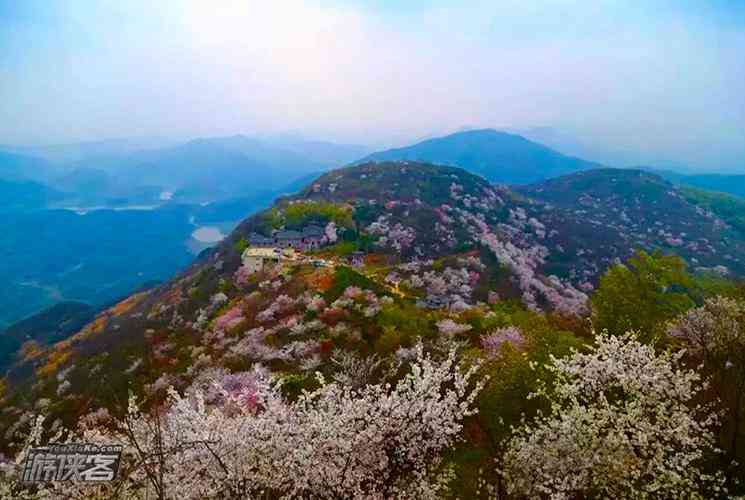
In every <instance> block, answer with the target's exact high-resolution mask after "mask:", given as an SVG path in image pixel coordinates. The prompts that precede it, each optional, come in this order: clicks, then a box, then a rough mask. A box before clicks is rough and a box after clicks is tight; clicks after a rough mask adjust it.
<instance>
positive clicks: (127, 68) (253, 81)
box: [0, 0, 745, 172]
mask: <svg viewBox="0 0 745 500" xmlns="http://www.w3.org/2000/svg"><path fill="white" fill-rule="evenodd" d="M744 54H745V2H743V1H742V0H734V1H731V2H727V1H723V0H709V1H704V0H675V1H673V0H670V1H667V0H659V1H658V0H639V1H633V0H626V1H612V0H593V1H587V0H542V1H529V0H489V1H478V0H460V1H449V2H446V1H444V0H430V1H424V0H405V1H404V0H401V1H399V0H378V1H373V0H370V1H362V0H358V1H356V0H349V1H341V0H271V1H266V0H260V1H254V0H219V1H200V0H158V1H153V0H128V1H126V2H124V1H120V0H15V1H13V0H0V144H24V145H40V144H60V143H66V142H77V141H89V140H103V139H111V138H123V137H145V136H159V137H178V138H190V137H199V136H219V135H232V134H237V133H244V134H274V133H283V132H288V131H289V132H297V133H301V134H304V135H306V136H309V137H315V138H319V139H326V140H332V141H337V142H349V143H359V144H366V145H370V146H372V147H376V148H378V147H389V146H396V145H402V144H407V143H411V142H412V141H415V140H418V139H421V138H424V137H431V136H435V135H439V134H443V133H447V132H451V131H454V130H459V129H462V128H464V127H479V128H481V127H493V128H499V129H509V130H528V129H535V128H540V130H544V131H545V130H551V131H552V134H551V135H552V137H553V138H554V139H555V144H552V145H558V146H562V145H564V146H566V149H570V150H571V149H572V148H573V147H574V151H569V152H576V151H582V152H583V153H586V155H589V156H592V158H590V159H595V160H600V161H606V162H609V163H614V162H615V163H629V164H634V163H647V164H652V163H656V164H660V165H663V164H664V165H674V164H680V165H685V166H689V167H692V168H698V169H704V170H733V169H736V170H740V171H743V172H745V56H744ZM578 145H579V146H578ZM580 146H581V147H580Z"/></svg>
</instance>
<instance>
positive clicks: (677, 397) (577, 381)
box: [503, 334, 722, 499]
mask: <svg viewBox="0 0 745 500" xmlns="http://www.w3.org/2000/svg"><path fill="white" fill-rule="evenodd" d="M596 343H597V345H596V346H595V347H593V348H592V349H591V351H590V352H589V353H587V354H580V353H575V354H573V355H571V356H569V357H567V358H564V359H553V360H552V364H551V366H549V370H550V371H551V372H552V373H553V375H555V377H556V383H555V385H554V387H553V391H551V390H550V389H549V388H548V387H544V388H543V389H542V390H541V391H540V393H541V395H542V396H549V394H551V396H550V397H551V411H550V413H549V414H548V415H543V416H539V417H538V418H537V420H536V421H535V422H534V423H532V424H527V425H524V426H523V427H522V428H520V429H518V430H517V431H516V433H515V435H514V436H513V438H512V439H511V440H510V442H509V443H508V448H507V451H506V453H505V456H504V463H503V474H504V476H505V478H506V482H507V487H508V490H509V492H510V493H511V494H515V495H522V496H526V497H529V498H538V497H545V498H552V499H570V498H643V499H651V498H671V499H672V498H701V499H703V498H710V495H713V494H714V493H715V492H718V493H719V494H721V491H719V490H720V488H721V487H722V478H721V476H720V475H718V474H708V473H707V472H706V471H705V470H703V468H702V463H703V462H704V461H705V459H706V458H707V456H708V455H709V454H712V453H714V452H715V451H716V450H715V448H714V436H713V434H712V432H711V430H710V429H711V426H712V425H714V424H715V422H716V415H714V414H713V413H712V412H711V411H710V410H709V409H708V408H707V407H702V406H699V405H697V404H696V402H695V401H696V398H697V396H698V395H699V394H700V392H701V391H702V390H703V388H704V384H703V383H702V381H701V377H700V375H699V374H698V373H696V372H695V371H691V370H685V369H682V368H680V367H679V365H678V361H679V358H680V354H677V355H673V354H669V353H664V354H656V353H655V351H654V349H653V348H652V347H650V346H647V345H644V344H641V343H640V342H638V341H637V340H636V338H635V336H634V335H633V334H626V335H624V336H621V337H610V336H606V335H603V336H599V337H598V338H597V342H596Z"/></svg>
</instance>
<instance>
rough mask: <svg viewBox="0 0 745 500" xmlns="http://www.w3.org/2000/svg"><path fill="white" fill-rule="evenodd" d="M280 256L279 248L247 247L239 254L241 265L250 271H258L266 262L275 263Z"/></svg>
mask: <svg viewBox="0 0 745 500" xmlns="http://www.w3.org/2000/svg"><path fill="white" fill-rule="evenodd" d="M280 258H282V251H281V250H280V249H279V248H251V247H249V248H247V249H246V250H244V252H243V255H241V260H242V261H243V266H244V267H246V269H248V271H249V272H250V273H258V272H259V271H261V270H262V269H264V265H265V264H266V263H276V262H279V260H280Z"/></svg>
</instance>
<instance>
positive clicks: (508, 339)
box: [481, 326, 525, 358]
mask: <svg viewBox="0 0 745 500" xmlns="http://www.w3.org/2000/svg"><path fill="white" fill-rule="evenodd" d="M505 344H509V345H511V346H512V348H513V349H516V350H518V351H521V350H523V349H524V347H525V337H524V336H523V333H522V332H521V331H520V329H519V328H517V327H514V326H508V327H505V328H500V329H498V330H496V331H494V332H492V333H489V334H487V335H483V336H482V337H481V347H483V348H484V351H486V355H487V356H488V357H490V358H498V357H500V356H501V355H502V347H503V346H504V345H505Z"/></svg>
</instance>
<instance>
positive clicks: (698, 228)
mask: <svg viewBox="0 0 745 500" xmlns="http://www.w3.org/2000/svg"><path fill="white" fill-rule="evenodd" d="M516 189H517V191H519V192H520V193H522V194H524V195H526V196H529V197H530V198H531V199H534V200H536V205H537V207H536V210H538V211H540V212H543V213H544V214H545V215H544V222H545V223H546V224H547V226H550V227H552V228H555V232H554V233H553V237H552V238H549V242H548V244H549V245H550V246H553V247H554V248H556V249H557V250H558V252H556V253H554V254H553V255H552V256H551V257H550V258H549V259H548V261H549V263H548V266H549V268H550V269H552V270H553V271H554V272H557V273H561V272H562V271H564V272H568V273H569V275H570V276H586V277H588V278H593V277H595V276H597V275H598V273H602V272H603V271H604V270H605V269H607V268H608V266H609V265H611V264H612V263H613V261H614V260H616V259H621V260H625V259H626V258H628V257H629V256H631V255H632V254H633V253H634V251H636V250H637V249H645V250H647V251H652V250H655V249H661V250H663V251H665V252H667V253H674V254H677V255H680V256H682V257H684V258H685V259H686V261H687V262H688V263H689V264H690V265H691V266H692V267H694V268H698V269H699V270H701V271H706V270H709V271H712V272H715V273H719V274H732V275H735V276H738V275H739V276H742V275H743V274H745V258H743V255H744V252H745V233H743V232H742V230H741V228H739V227H737V226H733V225H731V224H729V223H728V222H726V220H725V217H726V216H722V215H720V214H718V213H716V212H714V211H712V209H711V207H709V206H708V205H705V204H703V203H702V204H696V203H695V201H696V200H695V199H693V198H691V197H690V196H688V195H687V193H686V190H685V189H684V188H678V187H676V186H673V185H672V184H670V183H668V182H667V181H665V180H663V179H662V178H660V177H658V176H656V175H654V174H650V173H647V172H642V171H637V170H621V169H599V170H590V171H587V172H580V173H576V174H572V175H567V176H564V177H559V178H556V179H551V180H548V181H545V182H542V183H540V184H534V185H530V186H524V187H518V188H516Z"/></svg>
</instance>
